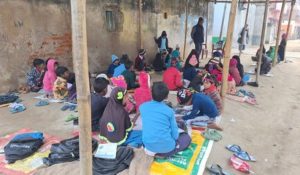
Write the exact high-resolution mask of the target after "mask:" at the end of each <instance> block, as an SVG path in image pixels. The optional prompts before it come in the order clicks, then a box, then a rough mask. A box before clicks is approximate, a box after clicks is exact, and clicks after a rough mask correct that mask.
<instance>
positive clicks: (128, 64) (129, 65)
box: [125, 60, 133, 70]
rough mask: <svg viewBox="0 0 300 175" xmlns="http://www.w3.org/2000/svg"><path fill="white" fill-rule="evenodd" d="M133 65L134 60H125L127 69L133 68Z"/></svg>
mask: <svg viewBox="0 0 300 175" xmlns="http://www.w3.org/2000/svg"><path fill="white" fill-rule="evenodd" d="M131 66H133V62H132V61H130V60H128V61H126V62H125V68H126V69H127V70H129V69H130V68H131Z"/></svg>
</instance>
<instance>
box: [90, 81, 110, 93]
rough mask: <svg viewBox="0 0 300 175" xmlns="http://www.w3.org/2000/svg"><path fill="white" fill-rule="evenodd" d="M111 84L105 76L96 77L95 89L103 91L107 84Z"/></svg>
mask: <svg viewBox="0 0 300 175" xmlns="http://www.w3.org/2000/svg"><path fill="white" fill-rule="evenodd" d="M108 84H109V82H108V80H106V79H105V78H96V79H95V81H94V84H93V86H94V91H95V92H96V93H101V92H103V91H104V89H106V88H107V85H108Z"/></svg>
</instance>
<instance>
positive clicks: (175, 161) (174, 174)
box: [150, 130, 213, 175]
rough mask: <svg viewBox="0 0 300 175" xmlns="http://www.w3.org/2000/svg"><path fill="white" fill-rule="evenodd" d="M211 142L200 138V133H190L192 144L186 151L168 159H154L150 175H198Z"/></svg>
mask: <svg viewBox="0 0 300 175" xmlns="http://www.w3.org/2000/svg"><path fill="white" fill-rule="evenodd" d="M212 145H213V141H210V140H207V139H205V138H204V137H202V135H201V133H200V131H197V130H193V131H192V143H191V145H190V146H189V148H188V149H186V150H184V151H182V152H179V153H177V154H176V155H175V156H173V157H171V158H168V159H159V158H155V160H154V162H153V163H152V165H151V168H150V174H151V175H198V174H199V175H200V174H203V172H204V170H205V164H206V161H207V159H208V156H209V154H210V151H211V149H212Z"/></svg>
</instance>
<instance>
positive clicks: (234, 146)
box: [226, 144, 243, 153]
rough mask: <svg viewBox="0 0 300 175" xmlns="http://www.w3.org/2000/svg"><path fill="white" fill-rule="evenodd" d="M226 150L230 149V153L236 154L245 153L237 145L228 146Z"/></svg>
mask: <svg viewBox="0 0 300 175" xmlns="http://www.w3.org/2000/svg"><path fill="white" fill-rule="evenodd" d="M226 149H228V150H229V151H231V152H234V153H239V152H242V151H243V150H242V148H241V147H240V146H239V145H235V144H233V145H227V146H226Z"/></svg>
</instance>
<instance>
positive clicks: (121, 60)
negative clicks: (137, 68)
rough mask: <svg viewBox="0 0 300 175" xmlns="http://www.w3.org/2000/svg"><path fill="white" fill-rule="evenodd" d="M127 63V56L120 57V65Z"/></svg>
mask: <svg viewBox="0 0 300 175" xmlns="http://www.w3.org/2000/svg"><path fill="white" fill-rule="evenodd" d="M127 61H129V57H128V55H127V54H123V55H122V57H121V59H120V63H121V64H124V63H126V62H127Z"/></svg>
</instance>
